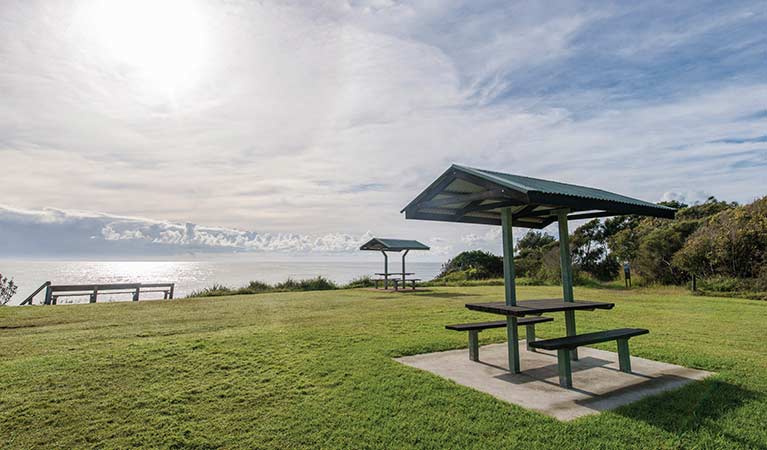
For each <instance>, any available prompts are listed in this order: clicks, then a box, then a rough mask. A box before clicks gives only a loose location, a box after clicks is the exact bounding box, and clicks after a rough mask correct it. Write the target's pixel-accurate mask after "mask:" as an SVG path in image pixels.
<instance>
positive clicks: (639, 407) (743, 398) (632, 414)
mask: <svg viewBox="0 0 767 450" xmlns="http://www.w3.org/2000/svg"><path fill="white" fill-rule="evenodd" d="M763 397H764V395H763V394H761V393H758V392H754V391H751V390H749V389H746V388H744V387H742V386H738V385H735V384H732V383H728V382H725V381H721V380H716V379H710V378H709V379H706V380H702V381H698V382H694V383H690V384H688V385H686V386H684V387H682V388H680V389H677V390H674V391H671V392H667V393H665V394H662V395H656V396H653V397H650V398H646V399H644V400H642V401H639V402H637V403H634V404H631V405H627V406H625V407H623V408H619V409H617V410H616V411H615V412H616V413H618V414H621V415H623V416H625V417H629V418H632V419H635V420H641V421H643V422H646V423H648V424H650V425H653V426H655V427H658V428H661V429H663V430H666V431H668V432H670V433H674V434H676V435H683V434H687V433H691V432H696V431H698V430H708V431H709V432H712V433H714V434H719V435H721V436H726V437H727V439H729V440H731V441H732V442H733V443H735V444H737V445H738V446H740V447H750V448H760V449H767V445H766V444H765V443H764V442H758V441H754V440H752V439H749V438H748V437H746V436H739V435H735V434H733V433H732V431H731V430H727V429H725V427H723V426H722V425H720V423H721V422H722V421H723V419H724V418H725V417H726V416H727V415H729V414H731V413H732V412H733V411H734V410H736V409H738V408H740V407H741V406H743V405H745V404H746V403H750V402H753V401H762V400H763Z"/></svg>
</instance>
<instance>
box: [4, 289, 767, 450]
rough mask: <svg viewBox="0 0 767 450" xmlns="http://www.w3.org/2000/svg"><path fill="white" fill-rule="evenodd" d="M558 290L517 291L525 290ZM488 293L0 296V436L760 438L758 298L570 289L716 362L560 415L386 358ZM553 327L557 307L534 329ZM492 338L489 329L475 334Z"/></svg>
mask: <svg viewBox="0 0 767 450" xmlns="http://www.w3.org/2000/svg"><path fill="white" fill-rule="evenodd" d="M559 294H560V290H559V288H557V287H547V286H543V287H537V286H521V287H520V288H519V296H520V297H521V298H522V299H526V298H536V297H538V298H540V297H551V296H556V295H559ZM502 295H503V290H502V287H500V286H483V287H460V288H451V287H447V288H442V287H440V288H431V290H429V291H422V292H415V293H410V292H408V293H400V294H393V293H376V292H372V291H369V290H337V291H322V292H301V293H294V292H290V293H267V294H263V295H258V296H247V295H242V296H233V297H219V298H204V299H184V300H174V301H156V302H151V301H147V302H139V303H132V302H128V303H105V304H86V305H72V306H59V307H25V308H2V309H0V324H2V325H0V380H2V382H3V388H2V391H0V440H1V442H0V446H2V447H5V448H33V447H42V448H88V447H99V448H115V447H119V448H124V447H164V448H168V447H170V448H214V447H215V448H218V447H227V448H235V447H237V448H285V449H294V448H355V449H356V448H435V449H437V448H439V449H443V448H469V447H470V448H488V449H497V448H514V447H525V448H557V449H570V448H572V449H583V448H604V449H608V448H609V449H614V448H637V449H647V448H712V449H713V448H716V449H719V448H747V447H750V448H765V447H767V428H765V427H764V423H765V421H767V397H766V395H767V353H765V351H764V342H763V338H764V331H765V324H767V303H764V302H756V301H748V300H738V299H721V298H708V297H700V296H691V295H688V293H686V292H685V291H684V290H681V289H678V288H664V289H639V290H632V291H621V290H605V289H587V288H582V287H581V288H579V287H576V296H577V297H578V298H582V299H594V300H610V301H614V302H615V303H616V307H615V309H613V310H612V311H600V312H591V313H579V314H578V327H579V331H582V332H587V331H593V330H599V329H605V328H613V327H621V326H638V327H646V328H649V329H650V330H651V333H650V334H649V335H648V336H643V337H641V338H638V339H635V340H633V341H632V353H633V354H634V355H636V356H639V357H644V358H650V359H655V360H660V361H666V362H670V363H674V364H681V365H685V366H688V367H695V368H700V369H704V370H710V371H714V372H718V375H716V376H714V377H713V378H711V379H709V380H707V381H705V382H701V383H694V384H692V385H689V386H687V387H685V388H683V389H681V390H679V391H675V392H671V393H668V394H665V395H661V396H658V397H653V398H649V399H645V400H643V401H640V402H638V403H635V404H632V405H629V406H627V407H624V408H621V409H619V410H616V411H613V412H606V413H603V414H600V415H598V416H592V417H585V418H582V419H578V420H576V421H573V422H570V423H561V422H558V421H556V420H554V419H551V418H548V417H546V416H543V415H540V414H538V413H535V412H531V411H528V410H525V409H522V408H520V407H517V406H514V405H511V404H507V403H504V402H501V401H498V400H496V399H494V398H493V397H491V396H489V395H486V394H483V393H480V392H477V391H474V390H471V389H468V388H465V387H462V386H459V385H457V384H455V383H453V382H450V381H448V380H445V379H442V378H439V377H437V376H434V375H432V374H429V373H426V372H422V371H419V370H416V369H413V368H410V367H406V366H403V365H401V364H399V363H397V362H395V361H393V360H392V358H393V357H397V356H401V355H410V354H417V353H424V352H432V351H439V350H448V349H457V348H465V347H466V336H465V335H464V333H455V332H450V331H446V330H445V329H444V325H445V324H447V323H450V322H459V321H471V320H487V318H488V317H487V316H486V315H483V314H480V313H476V312H471V311H468V310H466V308H464V307H463V305H464V303H466V302H469V301H472V302H474V301H494V300H498V299H500V298H502ZM562 333H564V321H563V320H556V321H555V322H553V323H551V324H544V325H543V326H541V327H540V334H541V335H542V336H544V337H553V336H556V335H561V334H562ZM503 340H504V331H503V330H490V331H487V332H484V333H482V334H481V343H482V344H487V343H491V342H502V341H503ZM598 347H600V348H605V349H610V350H612V349H613V347H612V346H610V345H609V344H605V345H602V346H598Z"/></svg>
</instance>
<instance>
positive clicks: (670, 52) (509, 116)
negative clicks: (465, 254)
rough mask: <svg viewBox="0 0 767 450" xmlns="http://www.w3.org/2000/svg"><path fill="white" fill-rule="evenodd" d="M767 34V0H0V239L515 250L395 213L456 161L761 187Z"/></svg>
mask: <svg viewBox="0 0 767 450" xmlns="http://www.w3.org/2000/svg"><path fill="white" fill-rule="evenodd" d="M765 29H767V3H766V2H764V1H754V2H738V1H728V2H700V1H696V2H687V1H679V2H671V3H669V2H665V1H664V2H652V1H648V2H577V1H568V2H556V1H551V2H538V1H530V2H514V1H512V2H509V1H482V0H470V1H452V0H440V1H408V2H398V1H387V0H372V1H362V0H359V1H357V0H355V1H351V0H347V1H331V0H324V1H312V2H305V1H286V0H281V1H269V0H262V1H240V0H221V1H215V0H209V1H203V0H133V1H131V2H125V1H121V0H100V1H99V0H46V1H34V0H18V1H15V0H2V1H0V98H2V101H1V102H0V256H35V257H38V256H39V257H46V256H57V257H63V256H67V255H71V256H81V255H102V256H106V255H123V254H144V253H146V254H167V255H172V254H176V253H180V252H232V251H238V252H241V251H252V252H260V253H315V254H332V255H339V254H340V255H343V254H352V253H354V252H356V249H357V248H358V246H359V244H360V243H361V242H362V241H364V240H366V239H367V238H369V237H370V236H373V235H376V236H384V237H400V238H415V239H419V240H421V241H423V242H425V243H427V244H428V245H431V246H432V249H433V250H432V252H431V255H433V257H434V258H438V259H439V258H443V257H444V256H445V255H450V254H453V253H455V252H457V251H459V250H463V249H467V248H485V249H489V250H494V249H498V248H499V245H500V241H499V236H500V233H499V230H498V229H497V228H494V227H488V226H480V225H469V224H455V223H435V222H419V221H406V220H405V219H404V216H403V215H402V214H400V212H399V211H400V210H401V209H402V207H404V206H405V205H406V204H407V203H408V202H409V201H410V200H412V199H413V198H414V197H415V196H416V195H417V194H418V193H419V192H421V190H423V189H424V188H425V187H426V186H427V185H428V184H429V183H430V182H431V181H433V180H434V179H435V178H436V177H437V176H438V175H439V174H441V173H442V172H443V171H444V170H445V169H446V168H447V167H448V166H449V165H450V164H451V163H458V164H463V165H467V166H473V167H480V168H485V169H490V170H497V171H505V172H510V173H516V174H522V175H527V176H533V177H540V178H546V179H554V180H559V181H565V182H571V183H577V184H583V185H587V186H594V187H599V188H602V189H606V190H610V191H615V192H619V193H622V194H625V195H629V196H632V197H637V198H641V199H644V200H648V201H660V200H671V199H675V200H681V201H684V202H688V203H692V202H696V201H701V200H704V199H705V198H707V197H708V196H710V195H715V196H717V197H718V198H721V199H725V200H735V201H739V202H748V201H751V200H753V199H755V198H758V197H760V196H763V195H765V193H766V192H765V185H766V184H767V183H765V181H767V177H766V176H765V173H766V171H767V33H765V32H764V30H765ZM523 232H524V230H520V231H517V233H523ZM424 257H425V256H424Z"/></svg>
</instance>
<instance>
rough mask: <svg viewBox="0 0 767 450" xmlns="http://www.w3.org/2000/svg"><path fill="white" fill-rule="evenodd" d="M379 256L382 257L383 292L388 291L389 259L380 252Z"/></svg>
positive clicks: (383, 252) (384, 253)
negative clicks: (381, 255)
mask: <svg viewBox="0 0 767 450" xmlns="http://www.w3.org/2000/svg"><path fill="white" fill-rule="evenodd" d="M381 254H383V255H384V290H388V289H389V257H388V256H387V255H386V252H385V251H383V250H381Z"/></svg>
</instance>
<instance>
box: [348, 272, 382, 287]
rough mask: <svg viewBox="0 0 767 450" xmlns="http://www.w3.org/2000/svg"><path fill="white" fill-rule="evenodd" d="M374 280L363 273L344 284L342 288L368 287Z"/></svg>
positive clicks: (371, 285) (372, 284) (373, 284)
mask: <svg viewBox="0 0 767 450" xmlns="http://www.w3.org/2000/svg"><path fill="white" fill-rule="evenodd" d="M374 286H375V281H373V279H372V278H370V276H369V275H365V276H362V277H359V278H355V279H353V280H352V281H350V282H348V283H346V284H345V285H344V289H356V288H368V287H374Z"/></svg>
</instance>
